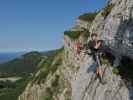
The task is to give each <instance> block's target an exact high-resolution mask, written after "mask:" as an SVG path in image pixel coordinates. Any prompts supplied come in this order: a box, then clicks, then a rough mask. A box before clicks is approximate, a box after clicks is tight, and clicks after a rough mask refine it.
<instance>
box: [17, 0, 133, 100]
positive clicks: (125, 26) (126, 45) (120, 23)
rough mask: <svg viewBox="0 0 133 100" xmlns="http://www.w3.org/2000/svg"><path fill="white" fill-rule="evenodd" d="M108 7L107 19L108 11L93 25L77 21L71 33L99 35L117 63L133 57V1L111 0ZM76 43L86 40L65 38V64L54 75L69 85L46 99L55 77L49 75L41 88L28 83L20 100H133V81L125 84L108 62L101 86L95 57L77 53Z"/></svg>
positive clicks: (105, 65)
mask: <svg viewBox="0 0 133 100" xmlns="http://www.w3.org/2000/svg"><path fill="white" fill-rule="evenodd" d="M108 5H112V7H111V8H110V12H108V14H106V16H104V15H103V14H102V13H103V12H105V11H106V9H103V10H102V11H101V12H100V13H99V14H98V15H97V16H96V18H95V20H94V21H93V22H92V23H87V22H85V23H84V22H83V21H78V22H80V23H78V24H77V25H76V27H75V28H73V29H72V30H73V31H76V29H77V30H80V29H82V28H84V29H87V30H89V31H90V32H91V33H93V32H94V33H97V34H98V35H99V37H100V39H102V40H104V41H105V43H106V45H107V46H109V47H110V48H111V49H112V50H113V54H114V55H115V56H116V58H118V59H117V60H118V61H119V60H120V59H121V57H122V56H127V57H130V58H133V27H132V25H133V0H111V1H110V2H109V4H108ZM81 22H82V23H81ZM88 39H89V38H88ZM77 42H80V43H83V42H84V38H83V37H82V36H81V37H79V39H76V40H72V39H71V38H70V37H69V36H66V35H65V36H64V51H63V52H64V54H63V58H62V60H63V64H62V65H60V68H59V69H58V70H57V72H55V74H59V75H60V76H62V79H63V81H62V82H63V83H62V84H66V85H65V86H64V87H63V89H60V88H59V90H61V91H60V92H59V93H57V94H56V95H54V96H53V97H52V98H53V99H44V96H46V94H47V93H46V87H47V86H49V84H50V83H51V81H50V80H52V78H54V77H55V74H54V75H52V76H51V75H49V76H48V77H47V80H46V82H44V83H42V84H41V85H37V84H35V83H33V85H31V83H29V84H28V86H27V88H26V89H25V91H24V92H23V93H22V95H21V96H20V97H19V99H18V100H133V87H132V86H131V84H130V82H128V84H126V83H125V81H123V79H122V78H121V76H119V75H116V74H114V73H113V66H111V65H108V64H107V63H105V64H103V66H102V68H103V70H104V75H103V80H104V82H105V84H101V82H100V81H99V79H98V78H97V76H96V74H95V71H96V64H95V62H94V60H93V58H92V57H91V56H89V55H85V54H84V53H82V52H81V53H80V54H77V53H76V50H75V43H77ZM44 67H45V66H44ZM55 97H56V98H55ZM67 97H69V98H67ZM57 98H58V99H57Z"/></svg>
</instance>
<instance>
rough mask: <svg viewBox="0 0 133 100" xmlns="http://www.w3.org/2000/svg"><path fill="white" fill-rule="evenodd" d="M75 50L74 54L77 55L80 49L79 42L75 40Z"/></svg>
mask: <svg viewBox="0 0 133 100" xmlns="http://www.w3.org/2000/svg"><path fill="white" fill-rule="evenodd" d="M75 50H76V54H77V55H79V54H80V51H81V43H80V42H77V43H76V44H75Z"/></svg>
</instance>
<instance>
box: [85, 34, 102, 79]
mask: <svg viewBox="0 0 133 100" xmlns="http://www.w3.org/2000/svg"><path fill="white" fill-rule="evenodd" d="M91 39H92V40H90V41H89V42H88V47H89V49H90V50H91V55H92V56H93V59H94V61H95V62H96V63H97V68H96V75H97V76H98V77H99V79H100V81H102V75H103V71H102V68H101V66H102V63H101V53H102V52H101V51H102V43H103V41H102V40H99V39H98V36H97V34H96V33H93V34H91ZM88 54H89V53H88Z"/></svg>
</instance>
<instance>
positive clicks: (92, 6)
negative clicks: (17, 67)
mask: <svg viewBox="0 0 133 100" xmlns="http://www.w3.org/2000/svg"><path fill="white" fill-rule="evenodd" d="M106 2H107V0H0V51H23V50H26V51H27V50H28V51H29V50H44V51H45V50H49V49H54V48H59V47H61V46H62V44H63V43H62V39H63V32H64V31H65V30H67V29H69V28H70V27H71V26H72V25H73V24H74V23H75V19H76V17H77V16H79V15H80V14H82V13H85V12H90V11H96V10H98V9H101V8H103V7H104V6H105V4H106Z"/></svg>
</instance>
